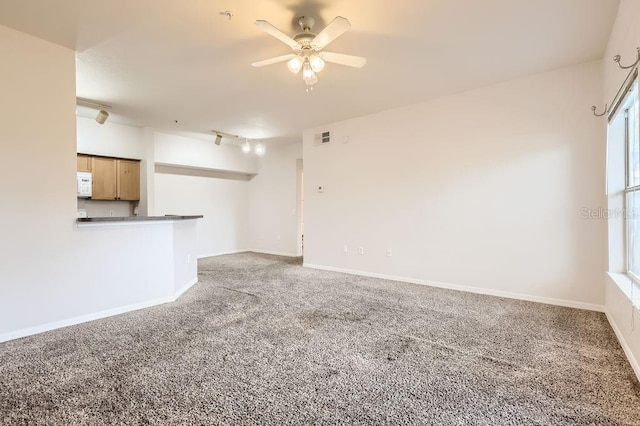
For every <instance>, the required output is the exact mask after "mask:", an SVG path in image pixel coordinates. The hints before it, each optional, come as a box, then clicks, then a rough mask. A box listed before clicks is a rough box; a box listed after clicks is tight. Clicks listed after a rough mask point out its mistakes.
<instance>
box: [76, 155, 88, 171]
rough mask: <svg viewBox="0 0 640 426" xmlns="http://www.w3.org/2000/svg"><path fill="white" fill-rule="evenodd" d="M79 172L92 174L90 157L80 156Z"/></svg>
mask: <svg viewBox="0 0 640 426" xmlns="http://www.w3.org/2000/svg"><path fill="white" fill-rule="evenodd" d="M78 171H79V172H91V157H90V156H88V155H82V154H78Z"/></svg>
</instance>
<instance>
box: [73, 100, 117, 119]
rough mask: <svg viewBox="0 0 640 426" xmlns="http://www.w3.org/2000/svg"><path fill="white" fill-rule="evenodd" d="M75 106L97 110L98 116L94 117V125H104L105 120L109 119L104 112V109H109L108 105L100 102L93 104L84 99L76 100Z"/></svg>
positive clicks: (107, 114)
mask: <svg viewBox="0 0 640 426" xmlns="http://www.w3.org/2000/svg"><path fill="white" fill-rule="evenodd" d="M76 104H77V105H81V106H85V107H88V108H94V109H97V110H99V111H98V115H96V118H95V120H96V123H98V124H104V123H105V122H106V121H107V118H109V113H108V112H107V111H105V110H106V109H111V107H110V106H109V105H105V104H102V103H100V102H95V101H92V100H90V99H84V98H76Z"/></svg>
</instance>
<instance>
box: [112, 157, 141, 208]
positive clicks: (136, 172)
mask: <svg viewBox="0 0 640 426" xmlns="http://www.w3.org/2000/svg"><path fill="white" fill-rule="evenodd" d="M117 172H118V193H117V199H118V200H126V201H138V200H139V199H140V162H139V161H131V160H117Z"/></svg>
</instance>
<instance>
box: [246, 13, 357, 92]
mask: <svg viewBox="0 0 640 426" xmlns="http://www.w3.org/2000/svg"><path fill="white" fill-rule="evenodd" d="M314 23H315V21H314V19H313V18H311V17H308V16H302V17H300V19H298V25H300V28H302V32H301V33H298V34H296V35H295V36H293V38H292V37H289V36H288V35H286V34H285V33H283V32H282V31H280V30H279V29H277V28H276V27H274V26H273V25H271V24H270V23H268V22H267V21H262V20H258V21H256V25H257V26H258V27H259V28H260V29H261V30H263V31H264V32H266V33H267V34H270V35H272V36H273V37H275V38H277V39H278V40H280V41H281V42H283V43H284V44H286V45H287V46H289V47H290V48H291V50H293V53H289V54H288V55H282V56H277V57H275V58H271V59H265V60H264V61H258V62H254V63H252V64H251V65H253V66H254V67H263V66H265V65H271V64H276V63H278V62H284V61H287V67H288V68H289V70H290V71H291V72H292V73H294V74H298V73H299V72H300V71H302V79H303V80H304V82H305V84H306V85H307V86H313V85H314V84H316V83H317V82H318V76H317V75H316V74H317V73H319V72H320V71H322V70H323V69H324V66H325V62H331V63H334V64H340V65H346V66H348V67H354V68H362V67H363V66H364V65H365V64H366V63H367V58H363V57H361V56H352V55H344V54H342V53H333V52H325V51H323V50H322V49H324V48H325V47H326V46H327V45H328V44H329V43H331V42H332V41H334V40H335V39H337V38H338V37H340V36H341V35H342V34H344V32H345V31H347V30H348V29H349V28H351V24H350V23H349V20H348V19H347V18H343V17H342V16H338V17H336V18H335V19H334V20H333V21H331V22H330V23H329V25H327V26H326V27H325V29H323V30H322V31H320V33H318V34H315V33H312V32H311V29H312V28H313V24H314Z"/></svg>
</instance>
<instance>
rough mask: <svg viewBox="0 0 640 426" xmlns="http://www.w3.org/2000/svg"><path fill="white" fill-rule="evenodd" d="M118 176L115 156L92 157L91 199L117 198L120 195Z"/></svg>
mask: <svg viewBox="0 0 640 426" xmlns="http://www.w3.org/2000/svg"><path fill="white" fill-rule="evenodd" d="M116 176H117V175H116V159H115V158H106V157H91V179H92V188H91V199H92V200H115V199H116V197H117V195H118V193H117V187H116Z"/></svg>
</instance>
